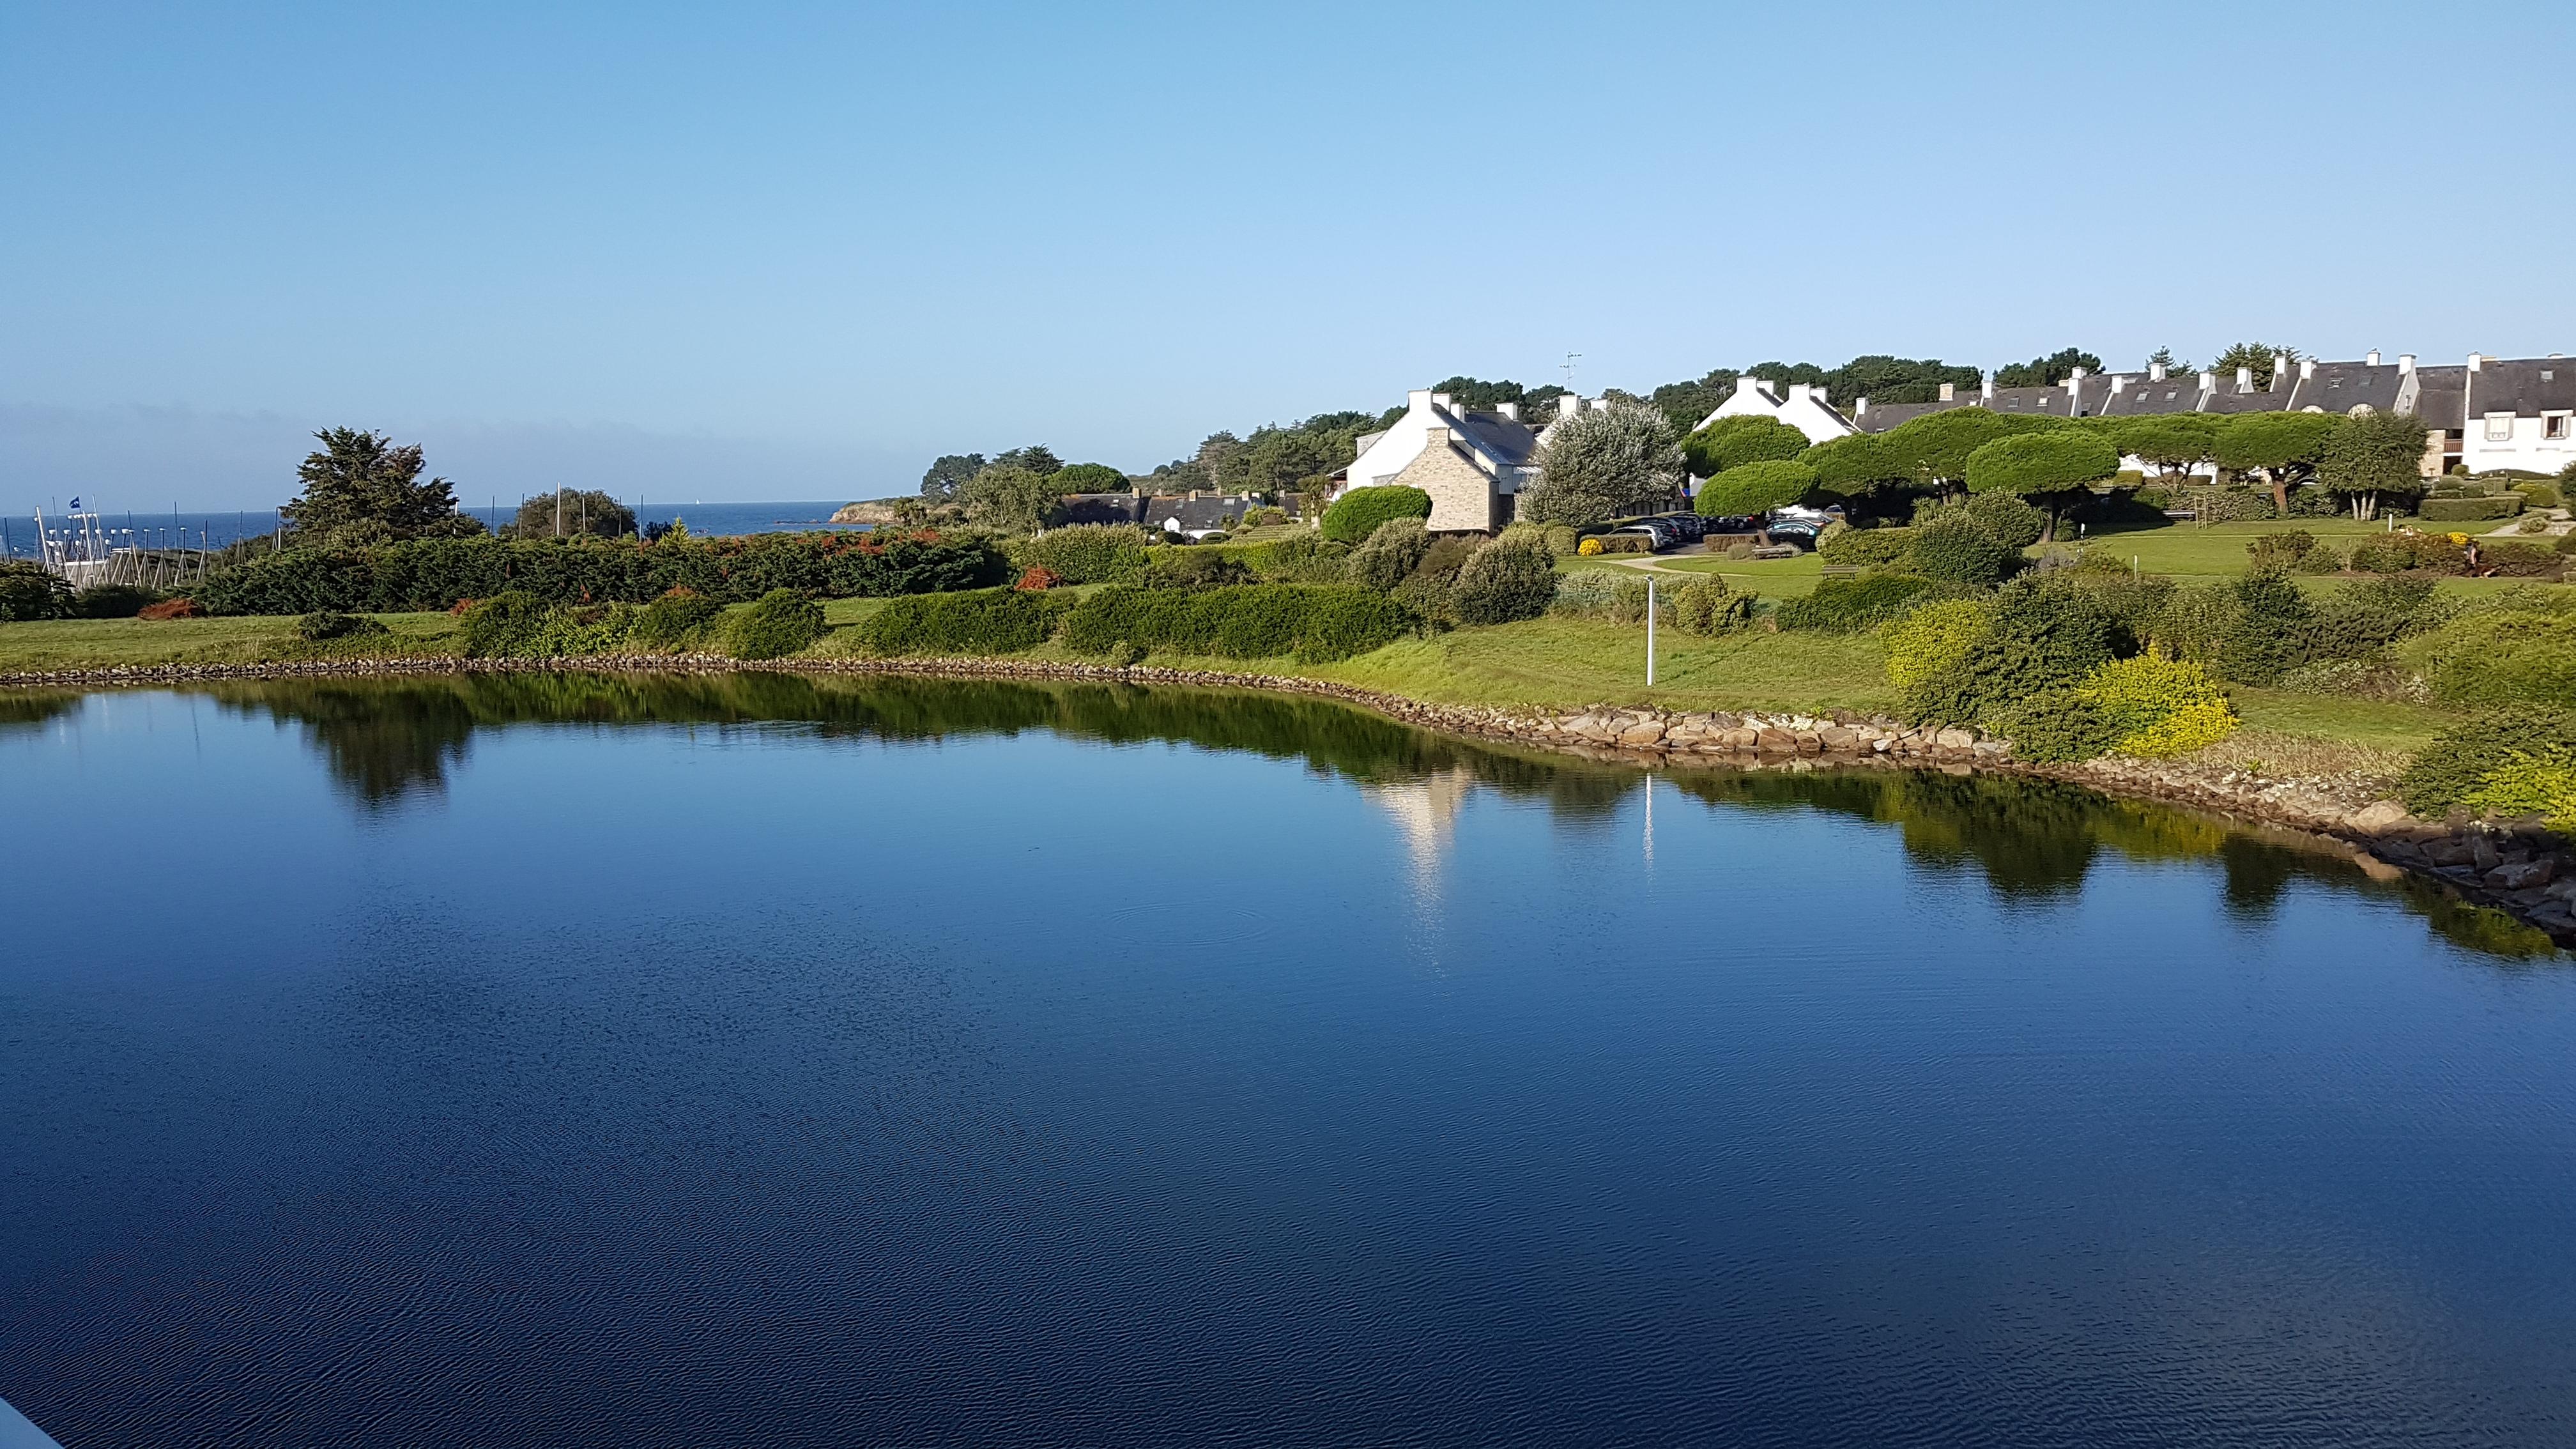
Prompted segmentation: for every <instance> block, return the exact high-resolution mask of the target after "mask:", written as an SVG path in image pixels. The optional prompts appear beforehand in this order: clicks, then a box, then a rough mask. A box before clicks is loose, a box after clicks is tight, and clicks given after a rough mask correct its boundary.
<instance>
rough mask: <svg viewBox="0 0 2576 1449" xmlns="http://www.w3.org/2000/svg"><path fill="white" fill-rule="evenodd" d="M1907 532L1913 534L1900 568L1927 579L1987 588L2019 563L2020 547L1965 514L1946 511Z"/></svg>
mask: <svg viewBox="0 0 2576 1449" xmlns="http://www.w3.org/2000/svg"><path fill="white" fill-rule="evenodd" d="M1907 531H1908V532H1910V533H1911V534H1913V537H1912V538H1911V539H1910V540H1908V542H1907V545H1906V550H1905V557H1904V562H1903V567H1904V568H1905V570H1906V571H1907V572H1909V573H1914V574H1920V575H1922V576H1923V577H1925V578H1928V579H1939V580H1942V581H1943V582H1945V583H1953V584H1965V585H1968V586H1969V587H1971V588H1987V587H1991V586H1992V585H1994V584H1995V583H1997V582H1999V581H2001V580H2002V579H2004V578H2006V577H2009V576H2010V575H2011V574H2012V572H2013V571H2014V570H2016V569H2018V568H2020V567H2021V565H2022V556H2021V550H2020V549H2018V548H2015V547H2013V546H2012V545H2011V544H2008V543H2006V542H2004V541H2003V540H2002V539H2000V538H1997V537H1996V536H1995V534H1994V531H1993V530H1991V529H1989V528H1987V527H1986V526H1985V525H1984V524H1983V523H1980V522H1978V521H1977V520H1976V519H1974V518H1971V517H1969V516H1967V515H1966V514H1964V513H1960V512H1956V511H1945V512H1943V513H1942V514H1940V515H1939V516H1937V517H1935V518H1934V519H1933V520H1932V521H1931V522H1930V523H1926V524H1923V525H1921V526H1919V527H1916V528H1913V529H1909V530H1907Z"/></svg>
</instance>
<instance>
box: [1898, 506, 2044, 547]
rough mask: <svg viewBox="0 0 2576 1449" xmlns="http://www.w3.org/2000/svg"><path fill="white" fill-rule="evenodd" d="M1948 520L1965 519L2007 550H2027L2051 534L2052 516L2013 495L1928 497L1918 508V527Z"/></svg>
mask: <svg viewBox="0 0 2576 1449" xmlns="http://www.w3.org/2000/svg"><path fill="white" fill-rule="evenodd" d="M1944 518H1965V519H1969V520H1971V521H1973V522H1975V523H1977V524H1979V525H1980V526H1982V527H1983V528H1984V529H1985V530H1986V532H1988V533H1991V534H1993V535H1994V536H1995V539H1996V541H1997V542H1999V543H2001V544H2003V546H2004V547H2006V548H2011V549H2024V548H2028V547H2030V546H2031V545H2032V544H2034V543H2037V542H2039V541H2040V539H2041V538H2042V537H2043V536H2045V535H2046V534H2047V532H2048V514H2047V512H2046V511H2045V510H2043V509H2038V508H2034V507H2032V506H2031V505H2030V504H2029V503H2027V502H2025V501H2024V500H2022V499H2021V498H2019V497H2017V496H2016V495H2014V494H2010V493H1971V494H1968V495H1967V496H1966V497H1964V498H1956V499H1942V498H1927V499H1925V500H1924V501H1923V502H1921V503H1919V504H1917V505H1915V509H1914V526H1915V527H1917V528H1921V527H1923V526H1925V525H1927V524H1930V523H1933V522H1935V521H1937V520H1940V519H1944Z"/></svg>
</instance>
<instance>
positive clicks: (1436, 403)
mask: <svg viewBox="0 0 2576 1449" xmlns="http://www.w3.org/2000/svg"><path fill="white" fill-rule="evenodd" d="M1431 405H1432V406H1433V407H1436V408H1451V407H1456V406H1457V405H1458V404H1457V402H1456V400H1455V399H1453V398H1451V397H1450V396H1449V394H1447V393H1445V392H1435V393H1433V394H1432V395H1431Z"/></svg>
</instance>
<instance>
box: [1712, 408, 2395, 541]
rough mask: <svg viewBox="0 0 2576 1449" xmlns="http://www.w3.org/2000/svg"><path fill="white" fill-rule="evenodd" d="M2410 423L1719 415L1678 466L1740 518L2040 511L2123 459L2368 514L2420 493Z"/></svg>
mask: <svg viewBox="0 0 2576 1449" xmlns="http://www.w3.org/2000/svg"><path fill="white" fill-rule="evenodd" d="M2424 447H2425V430H2424V425H2423V423H2422V422H2421V421H2420V420H2419V419H2417V418H2414V417H2412V416H2409V415H2406V414H2398V413H2378V412H2368V413H2362V414H2359V415H2356V416H2350V417H2341V416H2336V415H2333V414H2327V413H2278V412H2273V413H2242V414H2237V415H2234V416H2223V415H2214V414H2208V413H2176V414H2166V415H2160V416H2153V417H2141V418H2072V419H2070V418H2051V417H2025V416H2014V415H2010V414H2005V413H1998V412H1994V411H1992V410H1990V409H1987V408H1982V407H1963V408H1951V409H1946V410H1944V411H1941V412H1936V413H1926V414H1924V415H1923V416H1921V417H1917V418H1914V419H1912V420H1910V421H1908V422H1906V423H1904V424H1902V425H1900V426H1898V427H1895V428H1892V429H1890V430H1888V431H1887V432H1885V433H1877V434H1871V433H1854V434H1851V435H1849V436H1846V437H1840V438H1834V439H1830V440H1828V441H1826V442H1822V443H1816V444H1813V445H1810V444H1809V443H1808V442H1807V439H1806V435H1805V434H1803V433H1801V432H1799V431H1798V430H1797V429H1796V428H1793V427H1790V426H1788V425H1787V424H1784V423H1781V422H1779V421H1778V420H1776V419H1773V418H1767V417H1761V416H1758V415H1748V416H1744V417H1731V418H1720V419H1718V420H1717V421H1716V422H1713V423H1711V424H1709V425H1708V426H1707V427H1705V428H1702V429H1700V430H1699V431H1698V432H1696V433H1693V434H1692V435H1691V436H1690V437H1689V438H1687V439H1685V440H1683V442H1682V444H1681V448H1680V451H1681V453H1682V455H1683V457H1684V459H1685V460H1686V461H1687V463H1688V464H1689V466H1690V468H1691V471H1692V472H1694V473H1699V474H1702V475H1704V476H1706V477H1708V479H1709V482H1708V483H1707V485H1706V486H1704V487H1703V488H1702V489H1701V490H1700V495H1699V510H1700V512H1702V513H1705V514H1749V513H1759V512H1763V511H1765V510H1767V509H1772V508H1778V507H1782V506H1784V505H1786V504H1791V503H1798V502H1802V501H1806V500H1808V499H1810V498H1814V497H1819V496H1831V497H1836V498H1844V499H1858V498H1864V497H1867V496H1869V495H1871V494H1873V493H1882V494H1885V493H1896V492H1903V491H1913V492H1925V491H1928V492H1943V493H1956V492H1961V491H1965V492H1969V493H1986V492H2001V493H2010V494H2014V495H2016V496H2019V497H2022V498H2025V499H2028V500H2029V501H2030V502H2031V503H2033V504H2034V505H2036V506H2038V507H2040V508H2042V509H2044V510H2046V511H2047V512H2048V514H2049V515H2050V536H2052V537H2053V536H2054V534H2055V526H2056V523H2057V521H2058V519H2059V518H2060V517H2062V516H2063V514H2064V512H2065V510H2066V509H2067V508H2069V507H2071V506H2073V505H2074V504H2075V503H2078V502H2080V501H2081V500H2082V499H2083V498H2084V497H2085V496H2086V495H2087V494H2089V493H2090V492H2091V491H2092V490H2094V489H2096V488H2099V487H2101V486H2103V485H2105V484H2108V483H2111V482H2113V481H2114V480H2115V479H2116V478H2117V477H2118V475H2119V470H2120V460H2121V458H2122V457H2123V456H2124V455H2126V456H2131V457H2135V458H2137V459H2139V460H2140V461H2141V462H2144V463H2146V464H2148V465H2149V466H2151V467H2154V468H2156V469H2157V470H2159V472H2162V473H2176V474H2180V473H2187V472H2188V471H2189V470H2190V469H2192V468H2194V467H2197V466H2199V465H2201V464H2203V463H2215V464H2216V465H2217V466H2218V467H2220V468H2223V469H2226V470H2227V471H2229V472H2231V473H2234V474H2237V475H2239V476H2251V475H2255V474H2260V475H2261V476H2262V477H2263V478H2264V479H2265V480H2267V481H2268V482H2269V483H2270V485H2271V488H2272V496H2273V502H2274V506H2275V507H2276V508H2277V509H2279V510H2280V511H2282V512H2284V513H2286V512H2287V511H2288V509H2289V495H2290V491H2291V490H2292V489H2294V488H2298V487H2300V486H2302V485H2304V484H2307V483H2310V482H2315V483H2318V484H2321V485H2322V486H2324V487H2326V488H2328V489H2331V490H2333V491H2334V492H2336V493H2337V494H2339V495H2343V496H2346V497H2347V498H2349V499H2350V500H2352V503H2353V507H2354V510H2355V512H2356V513H2357V514H2359V515H2361V516H2364V517H2367V516H2368V515H2369V513H2370V512H2372V511H2375V509H2376V506H2377V502H2378V500H2379V498H2380V497H2381V496H2383V495H2386V494H2411V493H2415V492H2420V491H2421V490H2422V488H2423V481H2422V476H2421V464H2422V460H2423V456H2424Z"/></svg>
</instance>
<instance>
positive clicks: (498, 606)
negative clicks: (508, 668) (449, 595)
mask: <svg viewBox="0 0 2576 1449" xmlns="http://www.w3.org/2000/svg"><path fill="white" fill-rule="evenodd" d="M546 613H547V610H546V606H545V605H544V604H543V603H541V602H539V601H538V599H537V597H536V596H535V595H533V594H529V593H524V592H521V591H519V590H516V589H512V590H505V591H504V592H501V593H498V594H494V595H493V596H492V597H490V598H488V599H481V600H477V601H476V602H475V603H473V604H471V605H469V606H467V608H466V610H465V628H464V642H465V652H466V653H467V654H470V655H472V656H474V657H475V658H478V659H491V658H499V657H504V656H508V655H514V654H525V653H529V652H532V650H533V648H534V646H535V645H536V643H537V640H538V637H539V636H540V635H541V634H543V633H544V631H545V627H546Z"/></svg>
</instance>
